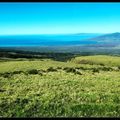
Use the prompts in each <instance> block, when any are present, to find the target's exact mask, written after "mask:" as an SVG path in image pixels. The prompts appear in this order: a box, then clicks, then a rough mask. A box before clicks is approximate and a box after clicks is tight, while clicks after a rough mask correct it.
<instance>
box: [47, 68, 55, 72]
mask: <svg viewBox="0 0 120 120" xmlns="http://www.w3.org/2000/svg"><path fill="white" fill-rule="evenodd" d="M54 71H57V70H56V69H54V68H53V67H50V68H48V69H47V72H54Z"/></svg>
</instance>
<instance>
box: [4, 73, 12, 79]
mask: <svg viewBox="0 0 120 120" xmlns="http://www.w3.org/2000/svg"><path fill="white" fill-rule="evenodd" d="M11 75H12V74H11V73H8V72H5V73H3V74H2V76H3V77H4V78H8V77H11Z"/></svg>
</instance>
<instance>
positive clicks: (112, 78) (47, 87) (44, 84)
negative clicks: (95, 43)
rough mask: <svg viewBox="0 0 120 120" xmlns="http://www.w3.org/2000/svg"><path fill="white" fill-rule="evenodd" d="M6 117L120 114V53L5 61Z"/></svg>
mask: <svg viewBox="0 0 120 120" xmlns="http://www.w3.org/2000/svg"><path fill="white" fill-rule="evenodd" d="M0 116H1V117H120V57H113V56H102V55H96V56H80V57H76V58H74V59H72V60H69V61H67V62H60V61H53V60H50V59H40V60H38V59H35V60H27V59H26V60H21V61H20V60H19V61H17V60H16V61H15V60H14V61H12V60H10V61H2V60H1V61H0Z"/></svg>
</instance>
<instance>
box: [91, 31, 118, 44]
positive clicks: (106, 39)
mask: <svg viewBox="0 0 120 120" xmlns="http://www.w3.org/2000/svg"><path fill="white" fill-rule="evenodd" d="M90 40H96V41H101V42H113V41H114V42H120V33H119V32H116V33H112V34H105V35H101V36H98V37H94V38H90Z"/></svg>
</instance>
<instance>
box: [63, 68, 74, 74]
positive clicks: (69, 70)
mask: <svg viewBox="0 0 120 120" xmlns="http://www.w3.org/2000/svg"><path fill="white" fill-rule="evenodd" d="M63 70H65V71H66V72H72V73H75V72H76V69H74V68H69V67H65V68H64V69H63Z"/></svg>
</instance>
